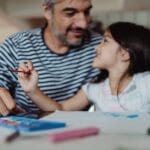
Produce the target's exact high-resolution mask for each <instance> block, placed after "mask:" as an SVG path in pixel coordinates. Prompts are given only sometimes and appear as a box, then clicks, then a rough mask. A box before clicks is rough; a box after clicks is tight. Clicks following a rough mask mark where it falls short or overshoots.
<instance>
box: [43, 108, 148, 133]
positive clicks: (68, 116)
mask: <svg viewBox="0 0 150 150" xmlns="http://www.w3.org/2000/svg"><path fill="white" fill-rule="evenodd" d="M136 115H137V114H134V113H133V114H132V113H131V114H119V115H117V114H110V113H101V112H83V111H75V112H65V111H56V112H55V113H53V114H50V115H48V116H46V117H44V119H47V120H54V121H63V122H66V123H67V124H68V126H70V127H71V128H73V127H78V126H96V127H99V128H100V129H101V132H103V133H113V134H114V133H115V134H116V133H119V134H120V133H123V134H146V132H147V129H148V128H149V126H150V115H148V114H138V117H136ZM129 116H130V117H129ZM134 116H135V117H134Z"/></svg>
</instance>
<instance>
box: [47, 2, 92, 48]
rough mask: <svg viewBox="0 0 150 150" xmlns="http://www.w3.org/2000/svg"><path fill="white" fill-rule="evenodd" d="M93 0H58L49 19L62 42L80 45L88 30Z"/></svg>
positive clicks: (69, 44) (54, 32)
mask: <svg viewBox="0 0 150 150" xmlns="http://www.w3.org/2000/svg"><path fill="white" fill-rule="evenodd" d="M91 8H92V5H91V0H58V3H56V4H55V5H54V8H53V9H52V10H50V15H51V19H49V20H48V24H49V27H50V29H51V32H52V34H53V35H54V36H55V37H56V38H57V40H59V41H60V42H61V43H63V44H66V45H68V46H78V45H80V44H81V43H82V40H83V38H84V36H85V33H86V32H87V28H88V24H89V21H90V10H91Z"/></svg>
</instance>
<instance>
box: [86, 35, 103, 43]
mask: <svg viewBox="0 0 150 150" xmlns="http://www.w3.org/2000/svg"><path fill="white" fill-rule="evenodd" d="M101 40H102V35H101V34H99V33H90V34H89V36H88V37H87V38H86V39H85V43H84V44H85V45H97V44H99V43H100V42H101Z"/></svg>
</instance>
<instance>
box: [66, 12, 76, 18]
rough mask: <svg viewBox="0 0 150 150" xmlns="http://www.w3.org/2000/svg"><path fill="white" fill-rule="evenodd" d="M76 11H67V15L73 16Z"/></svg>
mask: <svg viewBox="0 0 150 150" xmlns="http://www.w3.org/2000/svg"><path fill="white" fill-rule="evenodd" d="M74 14H75V12H66V16H68V17H72V16H74Z"/></svg>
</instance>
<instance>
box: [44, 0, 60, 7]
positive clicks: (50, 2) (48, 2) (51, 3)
mask: <svg viewBox="0 0 150 150" xmlns="http://www.w3.org/2000/svg"><path fill="white" fill-rule="evenodd" d="M57 1H58V0H43V4H44V5H47V6H48V7H49V8H51V7H53V6H54V5H55V3H56V2H57Z"/></svg>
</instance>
